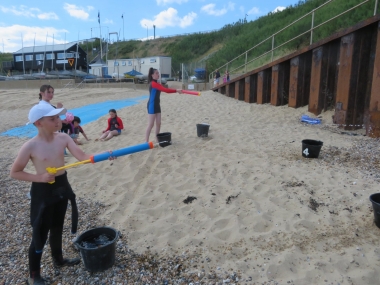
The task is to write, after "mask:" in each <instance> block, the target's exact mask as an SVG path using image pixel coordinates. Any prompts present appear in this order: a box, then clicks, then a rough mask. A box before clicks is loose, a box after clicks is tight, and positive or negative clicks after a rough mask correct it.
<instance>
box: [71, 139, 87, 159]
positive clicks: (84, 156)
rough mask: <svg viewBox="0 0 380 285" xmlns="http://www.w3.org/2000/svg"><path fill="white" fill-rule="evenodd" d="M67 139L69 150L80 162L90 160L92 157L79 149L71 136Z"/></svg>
mask: <svg viewBox="0 0 380 285" xmlns="http://www.w3.org/2000/svg"><path fill="white" fill-rule="evenodd" d="M66 139H67V148H68V149H69V151H70V153H71V154H72V155H73V156H74V157H75V158H76V159H78V160H79V161H82V160H87V159H90V157H91V155H90V154H86V153H85V152H84V151H83V150H82V149H81V148H80V147H78V146H77V144H76V143H75V142H74V140H73V139H71V138H70V137H69V136H67V138H66Z"/></svg>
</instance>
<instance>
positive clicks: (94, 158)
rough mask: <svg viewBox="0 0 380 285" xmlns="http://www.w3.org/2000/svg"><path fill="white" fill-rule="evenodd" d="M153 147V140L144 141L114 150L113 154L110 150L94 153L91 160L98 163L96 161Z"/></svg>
mask: <svg viewBox="0 0 380 285" xmlns="http://www.w3.org/2000/svg"><path fill="white" fill-rule="evenodd" d="M151 148H153V143H152V142H146V143H142V144H137V145H133V146H129V147H125V148H121V149H117V150H113V151H112V154H111V153H109V152H105V153H101V154H96V155H94V156H92V157H91V162H92V163H96V162H99V161H103V160H107V159H108V158H109V157H110V156H113V157H119V156H123V155H128V154H132V153H135V152H139V151H144V150H148V149H151Z"/></svg>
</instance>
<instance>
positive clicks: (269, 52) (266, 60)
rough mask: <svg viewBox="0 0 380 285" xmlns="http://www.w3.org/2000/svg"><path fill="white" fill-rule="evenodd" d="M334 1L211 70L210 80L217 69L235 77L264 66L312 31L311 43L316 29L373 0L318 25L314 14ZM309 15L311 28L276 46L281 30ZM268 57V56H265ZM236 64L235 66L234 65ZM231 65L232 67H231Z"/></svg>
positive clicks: (368, 0)
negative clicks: (267, 46)
mask: <svg viewBox="0 0 380 285" xmlns="http://www.w3.org/2000/svg"><path fill="white" fill-rule="evenodd" d="M333 1H336V0H329V1H327V2H325V3H323V4H322V5H321V6H319V7H317V8H315V9H313V10H312V11H310V12H309V13H307V14H305V15H303V16H302V17H300V18H299V19H297V20H295V21H293V22H292V23H291V24H289V25H287V26H286V27H284V28H282V29H281V30H279V31H277V32H276V33H274V34H272V35H271V36H270V37H268V38H266V39H265V40H263V41H261V42H260V43H258V44H257V45H255V46H254V47H252V48H250V49H248V50H247V51H245V52H244V53H242V54H240V55H239V56H237V57H235V58H234V59H232V60H230V61H229V62H227V63H226V64H224V65H222V66H220V67H219V68H217V69H215V70H214V71H212V72H210V73H209V81H210V82H211V81H212V79H213V78H214V77H215V73H216V71H217V70H222V69H226V70H229V73H230V76H232V77H233V75H232V74H234V73H235V74H236V73H240V74H241V73H247V71H249V70H247V69H248V68H250V66H251V67H252V68H251V69H250V70H253V69H256V68H259V67H260V66H263V65H265V64H267V63H270V62H273V60H274V59H275V58H274V52H275V51H276V50H278V49H280V48H282V47H285V45H286V44H289V43H290V42H292V41H294V40H296V39H298V38H300V37H302V36H304V35H307V34H309V33H310V45H311V44H312V43H313V33H314V31H315V29H317V28H319V27H321V26H323V25H325V24H327V23H329V22H331V21H332V20H334V19H337V18H339V17H341V16H343V15H345V14H347V13H348V12H350V11H353V10H355V9H357V8H359V7H360V6H362V5H364V4H366V3H368V2H370V1H371V0H364V1H363V2H360V3H359V4H357V5H355V6H353V7H351V8H349V9H347V10H345V11H343V12H341V13H340V14H338V15H335V16H334V17H331V18H329V19H328V20H326V21H324V22H322V23H320V24H318V25H314V24H315V22H314V16H315V12H316V11H318V10H319V9H321V8H323V7H325V6H327V5H328V4H329V3H331V2H333ZM377 9H378V0H375V5H374V11H373V15H376V13H377ZM308 16H311V23H310V26H311V28H310V29H308V30H307V31H304V32H302V33H300V34H298V35H297V36H295V37H293V38H291V39H290V40H287V41H286V42H284V43H282V44H280V45H278V46H276V47H275V36H276V35H278V34H280V33H281V32H283V31H284V30H286V29H288V28H290V27H292V26H294V25H295V24H296V23H298V22H300V21H301V20H303V19H305V18H306V17H308ZM269 41H271V49H270V50H267V51H266V52H264V53H262V54H261V55H259V56H256V57H254V58H253V59H250V60H248V54H249V53H250V52H253V51H254V50H255V49H258V48H259V47H260V46H262V45H264V44H265V43H268V42H269ZM291 52H293V51H288V52H287V53H286V51H283V53H282V54H281V57H283V56H286V55H287V54H290V53H291ZM264 57H266V58H264ZM242 58H243V62H244V63H243V64H240V65H239V63H238V62H239V61H242ZM258 60H261V62H260V63H259V64H256V65H254V64H253V63H254V62H255V61H258ZM233 65H234V66H233ZM231 66H233V68H232V69H231ZM229 67H230V69H229Z"/></svg>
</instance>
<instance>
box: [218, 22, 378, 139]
mask: <svg viewBox="0 0 380 285" xmlns="http://www.w3.org/2000/svg"><path fill="white" fill-rule="evenodd" d="M217 90H218V92H219V93H221V94H224V95H226V96H228V97H231V98H235V99H236V100H242V101H245V102H247V103H257V104H266V103H270V104H271V105H273V106H283V105H288V106H289V107H292V108H299V107H302V106H306V105H308V110H309V112H311V113H313V114H315V115H319V114H320V113H321V112H323V111H327V110H332V109H335V113H334V118H333V121H334V123H335V124H337V125H339V126H340V127H342V128H344V129H358V128H363V126H364V127H365V129H366V133H367V135H368V136H370V137H380V104H379V102H380V91H379V90H380V21H379V16H377V17H374V18H373V19H371V20H368V21H367V22H363V23H361V24H358V25H356V26H355V27H353V28H352V29H351V30H348V31H344V32H341V33H340V34H339V35H338V36H334V37H331V40H328V41H324V42H322V43H320V44H314V45H313V46H311V47H310V48H307V49H305V50H304V51H301V52H298V53H296V54H294V56H287V57H285V58H284V59H283V60H277V61H276V62H274V63H273V64H269V65H267V66H265V67H262V68H260V69H258V70H257V71H252V72H249V73H247V74H245V75H243V76H240V77H238V78H235V79H234V80H231V81H230V82H227V83H225V84H223V85H222V86H219V87H218V89H217Z"/></svg>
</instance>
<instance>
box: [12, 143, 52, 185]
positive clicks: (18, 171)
mask: <svg viewBox="0 0 380 285" xmlns="http://www.w3.org/2000/svg"><path fill="white" fill-rule="evenodd" d="M30 158H31V149H30V143H26V144H24V145H23V146H22V147H21V149H20V151H19V152H18V155H17V157H16V159H15V161H14V162H13V165H12V168H11V172H10V176H11V177H12V178H14V179H18V180H23V181H29V182H49V181H53V180H54V175H51V174H49V173H47V172H46V173H43V174H32V173H28V172H25V171H24V169H25V167H26V165H27V164H28V162H29V159H30Z"/></svg>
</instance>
